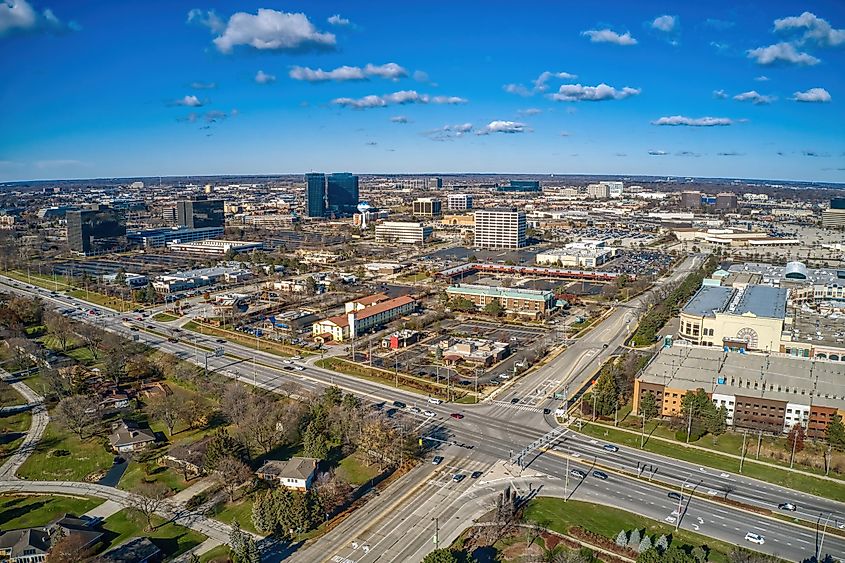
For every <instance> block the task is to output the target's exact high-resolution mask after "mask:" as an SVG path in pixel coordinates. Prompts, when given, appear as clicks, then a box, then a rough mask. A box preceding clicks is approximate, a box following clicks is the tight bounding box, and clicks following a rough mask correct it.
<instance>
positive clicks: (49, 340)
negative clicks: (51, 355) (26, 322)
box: [38, 334, 82, 352]
mask: <svg viewBox="0 0 845 563" xmlns="http://www.w3.org/2000/svg"><path fill="white" fill-rule="evenodd" d="M38 341H39V342H40V343H41V344H43V345H44V347H45V348H49V349H50V350H53V351H54V352H61V351H62V345H61V343H59V339H58V338H56V337H55V336H53V335H52V334H45V335H44V336H41V337H39V338H38ZM81 345H82V342H81V341H80V340H79V339H77V338H74V337H72V336H71V337H69V338H68V339H67V348H66V349H68V350H69V349H71V348H76V347H78V346H81Z"/></svg>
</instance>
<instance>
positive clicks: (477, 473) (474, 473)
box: [470, 471, 483, 479]
mask: <svg viewBox="0 0 845 563" xmlns="http://www.w3.org/2000/svg"><path fill="white" fill-rule="evenodd" d="M482 474H483V473H482V472H481V471H473V472H472V474H471V475H470V477H472V478H473V479H478V478H479V477H481V475H482Z"/></svg>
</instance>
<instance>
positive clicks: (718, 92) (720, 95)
mask: <svg viewBox="0 0 845 563" xmlns="http://www.w3.org/2000/svg"><path fill="white" fill-rule="evenodd" d="M713 97H714V98H717V99H719V100H724V99H725V98H727V97H728V94H727V93H726V92H725V91H724V90H713Z"/></svg>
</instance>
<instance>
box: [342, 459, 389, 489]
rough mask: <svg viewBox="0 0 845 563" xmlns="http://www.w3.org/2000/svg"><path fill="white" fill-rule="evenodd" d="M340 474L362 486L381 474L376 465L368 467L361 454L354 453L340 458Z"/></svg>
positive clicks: (345, 479)
mask: <svg viewBox="0 0 845 563" xmlns="http://www.w3.org/2000/svg"><path fill="white" fill-rule="evenodd" d="M337 474H338V476H339V477H340V478H341V479H343V480H344V481H346V482H347V483H350V484H351V485H355V486H361V485H363V484H364V483H366V482H367V481H369V480H370V479H372V478H374V477H375V476H376V475H378V474H379V471H378V468H376V466H375V465H372V466H370V467H367V465H366V464H365V463H364V462H363V461H362V460H361V456H360V455H358V454H357V453H354V454H352V455H350V456H346V457H345V458H343V459H342V460H340V464H339V465H338V467H337Z"/></svg>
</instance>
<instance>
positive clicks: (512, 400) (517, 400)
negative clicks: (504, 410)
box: [511, 397, 519, 405]
mask: <svg viewBox="0 0 845 563" xmlns="http://www.w3.org/2000/svg"><path fill="white" fill-rule="evenodd" d="M518 402H519V397H514V398H513V399H511V404H512V405H515V404H517V403H518Z"/></svg>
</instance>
